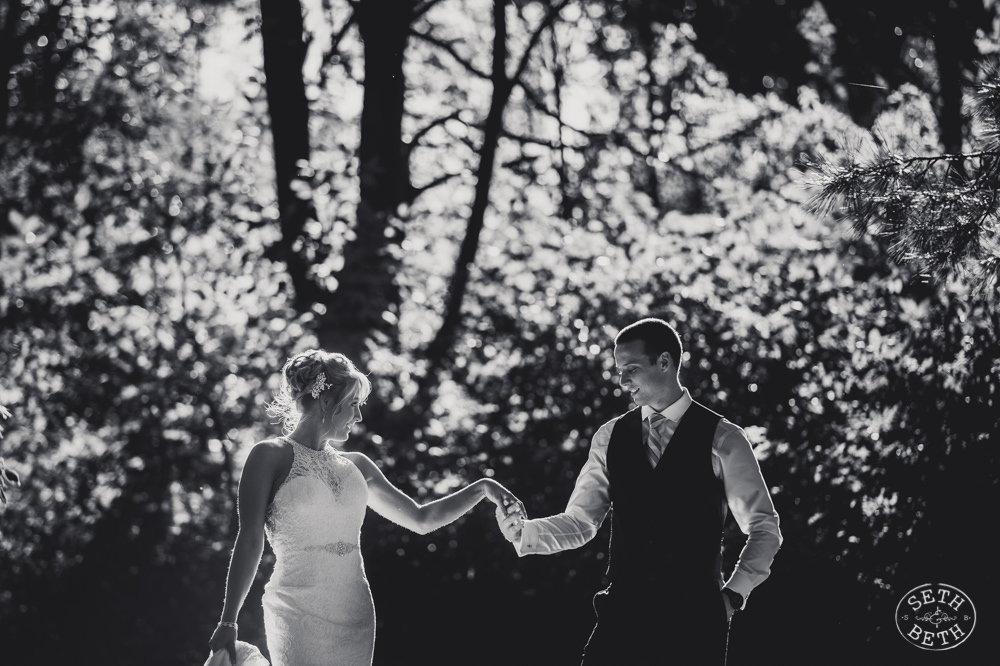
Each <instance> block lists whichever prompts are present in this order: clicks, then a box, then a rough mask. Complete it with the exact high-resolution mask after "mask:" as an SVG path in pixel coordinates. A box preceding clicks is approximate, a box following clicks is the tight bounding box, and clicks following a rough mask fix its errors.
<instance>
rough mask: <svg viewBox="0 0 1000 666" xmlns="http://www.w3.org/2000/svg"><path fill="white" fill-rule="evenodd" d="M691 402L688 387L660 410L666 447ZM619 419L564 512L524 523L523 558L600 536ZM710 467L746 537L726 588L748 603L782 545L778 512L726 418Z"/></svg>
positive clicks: (603, 430)
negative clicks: (666, 424)
mask: <svg viewBox="0 0 1000 666" xmlns="http://www.w3.org/2000/svg"><path fill="white" fill-rule="evenodd" d="M691 403H692V400H691V394H690V393H688V390H687V389H684V392H683V395H682V396H681V397H680V398H679V399H678V400H677V401H676V402H674V403H673V404H672V405H670V406H669V407H667V408H666V409H664V410H663V411H662V412H660V413H661V414H663V416H664V417H666V418H667V419H669V420H670V421H671V424H670V427H669V428H668V432H667V433H666V434H667V435H669V436H668V437H664V441H665V442H666V444H665V446H669V445H670V441H669V437H672V436H673V433H674V431H675V430H676V429H677V424H678V422H679V421H680V420H681V417H682V416H684V413H685V412H687V410H688V407H690V406H691ZM653 412H654V410H653V409H652V408H651V407H647V406H644V407H642V417H643V421H642V433H643V438H646V437H647V435H648V433H649V420H648V419H649V415H650V414H652V413H653ZM620 418H621V416H618V417H616V418H614V419H612V420H611V421H608V422H607V423H605V424H604V425H602V426H601V427H600V428H599V429H598V430H597V432H596V433H595V434H594V438H593V439H592V440H591V443H590V456H589V457H588V459H587V462H586V464H584V466H583V469H582V470H581V471H580V475H579V476H578V477H577V480H576V486H575V487H574V488H573V493H572V494H571V495H570V498H569V503H568V504H567V506H566V510H565V511H564V512H563V513H560V514H557V515H555V516H550V517H548V518H538V519H535V520H527V521H525V523H524V526H523V528H522V530H521V538H520V540H519V541H517V542H515V543H514V547H515V548H516V549H517V554H518V555H519V556H524V555H532V554H537V555H547V554H550V553H555V552H558V551H562V550H569V549H572V548H579V547H580V546H582V545H583V544H585V543H587V542H588V541H590V540H591V539H593V538H594V535H596V534H597V531H598V530H599V529H600V527H601V524H602V523H603V522H604V519H605V517H607V515H608V512H609V511H610V510H611V497H610V494H609V490H608V443H609V442H610V441H611V431H612V430H613V429H614V426H615V423H617V422H618V419H620ZM661 454H662V451H661ZM712 469H713V470H714V471H715V475H716V477H718V478H719V479H720V480H721V481H722V483H723V488H724V490H725V500H724V505H723V507H722V510H723V515H725V511H726V509H727V507H728V510H729V511H732V513H733V518H735V519H736V523H737V524H738V525H739V527H740V530H742V531H743V533H744V534H746V535H747V542H746V544H745V545H744V546H743V550H742V551H741V552H740V558H739V561H738V562H737V564H736V569H735V571H734V572H733V575H732V576H731V577H730V579H729V580H728V581H726V582H725V586H726V587H729V588H731V589H732V590H734V591H736V592H738V593H740V594H741V595H743V598H744V599H746V598H747V597H749V596H750V592H751V591H752V590H753V589H754V588H755V587H757V586H758V585H760V584H761V583H762V582H764V580H765V579H766V578H767V577H768V575H770V573H771V562H772V561H773V560H774V555H775V553H777V552H778V548H779V546H781V531H780V530H779V529H778V514H777V513H776V512H775V510H774V505H773V504H772V503H771V496H770V494H769V493H768V491H767V486H765V485H764V478H763V476H761V473H760V466H759V465H758V464H757V459H756V458H755V457H754V455H753V447H751V446H750V441H749V440H748V439H747V436H746V433H745V432H743V429H742V428H740V427H738V426H736V425H733V424H732V423H730V422H729V421H727V420H726V419H722V420H721V421H720V422H719V425H718V427H717V428H716V430H715V436H714V437H713V439H712ZM720 584H722V581H721V580H720Z"/></svg>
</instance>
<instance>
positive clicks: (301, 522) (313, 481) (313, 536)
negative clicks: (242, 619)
mask: <svg viewBox="0 0 1000 666" xmlns="http://www.w3.org/2000/svg"><path fill="white" fill-rule="evenodd" d="M285 441H287V442H289V443H290V444H291V446H292V452H293V458H292V466H291V469H290V470H289V472H288V476H287V477H286V478H285V480H284V481H283V482H282V484H281V486H280V487H279V488H278V491H277V492H276V493H275V495H274V500H273V501H272V502H271V505H270V506H269V507H268V511H267V516H266V518H265V521H264V533H265V534H266V535H267V539H268V541H269V542H270V543H271V547H272V548H273V549H274V554H275V562H274V572H273V573H272V574H271V579H270V580H269V581H268V584H267V586H266V587H265V588H264V597H263V599H262V605H263V607H264V626H265V630H266V632H267V646H268V650H269V652H270V656H271V661H272V663H273V664H274V666H370V664H371V662H372V655H373V650H374V642H375V607H374V604H373V603H372V596H371V589H370V588H369V586H368V579H367V577H366V576H365V570H364V561H363V559H362V557H361V544H360V537H361V523H362V521H363V520H364V517H365V511H366V508H367V505H368V485H367V483H366V482H365V478H364V475H362V474H361V471H360V470H359V469H358V468H357V467H356V466H355V465H354V463H353V462H351V461H350V460H349V459H348V458H347V457H346V456H344V455H341V454H340V453H338V452H337V451H336V450H335V449H333V448H332V447H329V446H327V447H325V448H323V449H321V450H319V451H316V450H314V449H310V448H308V447H305V446H303V445H301V444H299V443H297V442H295V441H292V440H290V439H288V438H285Z"/></svg>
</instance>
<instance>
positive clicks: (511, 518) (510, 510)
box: [496, 497, 528, 543]
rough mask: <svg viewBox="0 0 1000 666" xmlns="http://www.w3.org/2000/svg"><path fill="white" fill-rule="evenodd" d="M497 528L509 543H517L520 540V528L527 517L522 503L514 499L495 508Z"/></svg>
mask: <svg viewBox="0 0 1000 666" xmlns="http://www.w3.org/2000/svg"><path fill="white" fill-rule="evenodd" d="M496 517H497V526H498V527H499V528H500V531H501V532H503V536H504V538H505V539H507V541H510V542H511V543H517V542H518V541H520V539H521V528H522V527H524V521H525V520H527V518H528V516H527V513H525V510H524V503H522V502H521V501H520V500H519V499H517V498H516V497H515V498H513V499H511V500H509V501H508V500H507V499H505V500H504V503H503V506H500V505H499V504H498V505H497V507H496Z"/></svg>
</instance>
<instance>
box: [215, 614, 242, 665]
mask: <svg viewBox="0 0 1000 666" xmlns="http://www.w3.org/2000/svg"><path fill="white" fill-rule="evenodd" d="M208 647H209V649H210V650H211V651H212V654H215V653H216V652H218V651H219V650H225V651H226V652H228V653H229V663H231V664H233V665H234V666H235V664H236V629H234V628H233V627H230V626H228V625H227V626H223V625H221V624H220V625H219V626H217V627H216V628H215V633H213V634H212V638H211V639H210V640H209V641H208Z"/></svg>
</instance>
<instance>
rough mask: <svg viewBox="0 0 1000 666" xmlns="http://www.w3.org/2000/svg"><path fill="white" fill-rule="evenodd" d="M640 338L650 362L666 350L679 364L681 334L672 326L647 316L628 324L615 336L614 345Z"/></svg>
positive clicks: (654, 360) (678, 365) (678, 364)
mask: <svg viewBox="0 0 1000 666" xmlns="http://www.w3.org/2000/svg"><path fill="white" fill-rule="evenodd" d="M636 340H641V341H642V344H643V347H644V348H645V350H646V354H647V355H648V356H649V360H650V362H653V363H655V362H656V359H658V358H660V354H662V353H663V352H667V353H668V354H670V358H672V359H673V360H674V365H676V366H677V367H678V368H680V365H681V352H682V348H681V336H680V335H678V334H677V331H676V330H675V329H674V327H673V326H671V325H670V324H668V323H667V322H665V321H663V320H662V319H655V318H653V317H649V318H646V319H640V320H639V321H637V322H635V323H633V324H629V325H628V326H626V327H625V328H623V329H622V330H621V331H620V332H619V333H618V335H617V336H615V345H616V346H617V345H620V344H625V343H627V342H635V341H636Z"/></svg>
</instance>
